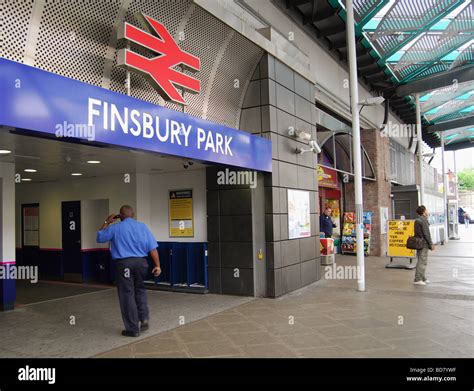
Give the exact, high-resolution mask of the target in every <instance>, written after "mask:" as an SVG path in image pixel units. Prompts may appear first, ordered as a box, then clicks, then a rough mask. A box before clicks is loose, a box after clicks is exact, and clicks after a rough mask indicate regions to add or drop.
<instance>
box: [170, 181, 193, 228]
mask: <svg viewBox="0 0 474 391" xmlns="http://www.w3.org/2000/svg"><path fill="white" fill-rule="evenodd" d="M169 215H170V221H169V227H170V237H194V221H193V191H192V190H170V192H169Z"/></svg>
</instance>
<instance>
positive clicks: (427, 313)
mask: <svg viewBox="0 0 474 391" xmlns="http://www.w3.org/2000/svg"><path fill="white" fill-rule="evenodd" d="M461 228H462V231H461V233H462V240H461V241H451V242H450V243H449V244H448V245H446V246H444V247H438V249H437V251H436V252H435V253H431V256H430V259H429V266H428V277H429V278H430V280H431V281H432V283H431V284H430V285H429V286H426V287H420V286H414V285H413V284H412V280H413V275H414V271H408V270H395V269H386V268H385V264H386V263H387V262H388V260H387V259H385V258H376V257H368V258H367V260H366V280H367V292H363V293H361V292H356V290H355V288H356V281H355V280H340V279H336V280H334V279H332V280H322V281H319V282H317V283H315V284H313V285H311V286H309V287H306V288H304V289H301V290H299V291H297V292H293V293H292V294H290V295H287V296H284V297H282V298H279V299H257V300H255V299H253V298H244V297H235V296H224V295H212V294H208V295H196V294H184V293H171V292H158V291H149V302H150V310H151V311H150V312H151V316H152V317H151V321H150V324H151V327H150V330H149V331H148V332H147V333H144V334H142V336H141V337H140V338H138V339H135V340H130V339H127V338H124V337H122V336H120V331H121V329H122V322H121V319H120V311H119V308H118V302H117V293H116V290H115V289H114V288H113V289H105V290H100V291H92V292H89V293H85V294H82V295H76V296H72V297H67V298H59V299H54V298H53V299H52V300H46V301H44V302H40V303H33V304H28V305H24V306H21V307H19V308H17V309H16V310H15V311H11V312H4V313H0V335H1V336H2V339H1V340H0V357H91V356H97V357H474V327H473V325H474V255H473V254H474V251H473V249H474V227H473V226H471V228H470V230H469V234H468V233H467V232H466V231H465V230H464V228H463V227H461ZM337 263H338V266H350V265H354V264H355V257H349V256H344V257H339V258H338V261H337ZM323 275H324V270H323ZM38 288H39V289H41V290H42V291H43V293H45V292H46V293H47V295H46V296H48V295H51V294H52V293H51V292H50V291H48V289H46V288H47V285H43V286H41V287H38ZM45 289H46V290H45ZM46 293H45V294H46ZM70 293H71V292H70ZM76 293H77V292H76ZM43 296H44V295H43ZM43 296H42V297H43ZM46 296H45V297H46ZM48 297H49V296H48ZM51 297H54V295H53V296H51ZM71 317H74V318H71ZM72 319H73V320H74V321H75V324H71V323H74V322H71V320H72ZM180 323H184V325H182V326H180Z"/></svg>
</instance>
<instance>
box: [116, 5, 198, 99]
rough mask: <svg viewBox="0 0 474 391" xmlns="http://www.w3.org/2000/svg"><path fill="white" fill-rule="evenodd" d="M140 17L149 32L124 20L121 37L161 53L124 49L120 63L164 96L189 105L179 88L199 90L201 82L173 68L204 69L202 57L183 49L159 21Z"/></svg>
mask: <svg viewBox="0 0 474 391" xmlns="http://www.w3.org/2000/svg"><path fill="white" fill-rule="evenodd" d="M137 19H140V21H141V22H142V24H143V25H144V27H145V29H146V30H147V31H144V30H141V29H139V28H137V27H135V26H133V25H131V24H129V23H124V24H123V25H122V26H121V28H120V29H119V30H118V39H126V40H128V41H130V42H134V43H135V44H137V45H140V46H142V47H144V48H146V49H149V50H151V51H153V52H155V53H158V56H155V57H152V58H148V57H145V56H142V55H140V54H138V53H135V52H133V51H131V50H129V49H121V50H119V52H118V55H117V65H118V66H120V67H123V68H126V69H128V70H131V71H134V72H138V73H140V74H142V75H143V76H145V77H146V78H147V79H148V81H149V83H150V84H152V85H153V87H154V88H155V89H156V90H157V91H158V92H159V93H160V95H161V96H162V97H163V98H164V99H166V100H171V101H173V102H176V103H180V104H183V105H185V104H187V103H186V101H185V100H184V98H183V96H182V95H181V93H180V92H179V90H178V88H179V89H184V90H186V91H189V92H191V93H198V92H200V90H201V82H200V81H199V80H198V79H195V78H194V77H191V76H190V75H188V74H185V73H183V72H180V71H179V70H176V69H174V68H175V67H176V66H180V67H181V69H187V70H189V71H192V72H197V71H199V70H200V69H201V61H200V59H199V58H198V57H196V56H193V55H192V54H189V53H187V52H185V51H184V50H181V48H180V47H179V46H178V44H177V43H176V42H175V40H174V39H173V37H172V36H171V34H170V33H169V32H168V30H167V29H166V27H165V26H163V25H162V24H161V23H160V22H158V21H157V20H155V19H153V18H151V17H149V16H147V15H145V14H140V15H139V16H138V17H137Z"/></svg>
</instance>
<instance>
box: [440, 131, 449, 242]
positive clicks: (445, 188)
mask: <svg viewBox="0 0 474 391" xmlns="http://www.w3.org/2000/svg"><path fill="white" fill-rule="evenodd" d="M439 135H440V137H441V167H442V168H441V169H442V170H443V205H444V206H443V211H444V242H445V243H446V242H447V241H448V238H449V232H448V217H449V216H448V196H447V194H448V177H447V175H446V163H445V156H444V135H443V132H439Z"/></svg>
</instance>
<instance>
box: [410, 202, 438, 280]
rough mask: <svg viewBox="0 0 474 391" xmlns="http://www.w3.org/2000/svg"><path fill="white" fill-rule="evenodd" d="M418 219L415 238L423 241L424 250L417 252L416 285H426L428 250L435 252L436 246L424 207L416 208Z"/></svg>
mask: <svg viewBox="0 0 474 391" xmlns="http://www.w3.org/2000/svg"><path fill="white" fill-rule="evenodd" d="M416 213H417V214H418V218H417V219H416V220H415V236H416V237H418V238H421V239H422V240H423V248H422V249H421V250H416V257H417V263H416V272H415V281H414V282H413V283H414V284H415V285H426V284H429V281H428V280H427V279H426V277H425V271H426V265H427V264H428V249H429V250H432V251H433V250H434V249H435V246H434V244H433V241H432V240H431V234H430V223H429V222H428V211H427V210H426V207H425V206H424V205H421V206H419V207H418V208H416Z"/></svg>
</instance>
